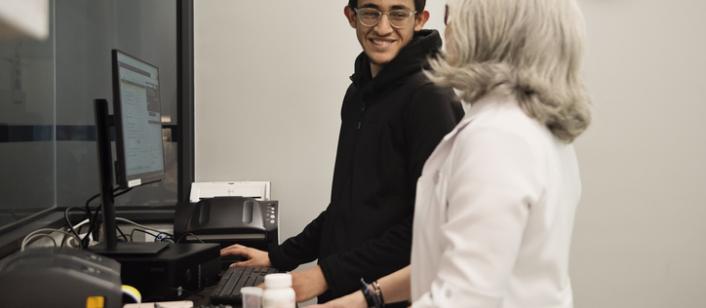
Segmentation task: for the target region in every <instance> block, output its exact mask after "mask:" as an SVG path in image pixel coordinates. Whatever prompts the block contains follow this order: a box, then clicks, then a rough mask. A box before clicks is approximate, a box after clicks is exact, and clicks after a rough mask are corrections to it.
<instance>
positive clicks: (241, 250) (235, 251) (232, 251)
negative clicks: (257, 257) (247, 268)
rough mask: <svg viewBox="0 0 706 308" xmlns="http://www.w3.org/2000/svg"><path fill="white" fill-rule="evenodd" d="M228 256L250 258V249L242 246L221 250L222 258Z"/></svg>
mask: <svg viewBox="0 0 706 308" xmlns="http://www.w3.org/2000/svg"><path fill="white" fill-rule="evenodd" d="M227 255H241V256H248V257H249V254H248V248H247V247H245V246H241V245H233V246H229V247H226V248H223V249H221V256H227Z"/></svg>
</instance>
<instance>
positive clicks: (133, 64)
mask: <svg viewBox="0 0 706 308" xmlns="http://www.w3.org/2000/svg"><path fill="white" fill-rule="evenodd" d="M113 74H114V78H113V83H114V84H113V91H114V96H115V103H114V105H113V106H114V109H115V110H114V113H115V127H116V149H117V158H118V164H117V165H118V168H117V182H118V185H120V186H121V187H124V188H129V187H134V186H139V185H142V184H145V183H149V182H154V181H158V180H161V179H162V178H163V177H164V150H163V145H162V123H161V110H160V108H161V104H160V97H159V70H158V69H157V67H156V66H154V65H151V64H149V63H147V62H144V61H142V60H139V59H137V58H135V57H132V56H129V55H127V54H125V53H123V52H121V51H118V50H113Z"/></svg>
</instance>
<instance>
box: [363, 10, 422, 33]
mask: <svg viewBox="0 0 706 308" xmlns="http://www.w3.org/2000/svg"><path fill="white" fill-rule="evenodd" d="M355 13H356V16H358V21H359V22H360V24H362V25H363V26H366V27H375V26H376V25H377V24H378V23H380V20H382V16H383V15H387V20H388V21H390V25H391V26H392V27H394V28H404V27H405V26H407V24H408V22H409V18H410V17H412V16H415V15H417V12H415V11H412V10H407V9H394V10H389V11H387V12H381V11H380V10H378V9H374V8H358V9H355Z"/></svg>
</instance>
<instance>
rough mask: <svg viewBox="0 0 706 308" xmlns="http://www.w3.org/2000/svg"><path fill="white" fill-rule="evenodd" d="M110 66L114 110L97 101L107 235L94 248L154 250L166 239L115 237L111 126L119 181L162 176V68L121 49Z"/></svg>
mask: <svg viewBox="0 0 706 308" xmlns="http://www.w3.org/2000/svg"><path fill="white" fill-rule="evenodd" d="M112 65H113V95H114V101H113V110H114V115H113V116H112V117H111V116H110V115H109V112H108V102H107V101H106V100H104V99H97V100H96V101H95V113H96V128H97V129H96V143H97V146H98V165H99V172H100V182H101V200H102V201H103V202H102V207H103V233H104V237H103V238H102V240H101V242H100V243H99V245H97V246H94V247H91V248H90V249H91V250H92V251H94V252H97V253H100V254H103V255H108V256H115V255H140V254H155V253H158V252H160V251H161V250H162V249H164V248H166V246H167V244H166V243H162V242H153V243H125V242H120V243H119V242H118V241H117V234H116V223H115V204H114V198H113V189H114V187H113V156H112V147H111V138H110V128H111V127H115V143H116V150H117V157H116V158H117V161H116V162H115V166H116V168H115V169H116V170H115V171H116V179H117V182H118V186H120V187H121V188H126V189H127V188H132V187H135V186H140V185H144V184H146V183H151V182H155V181H159V180H161V179H162V178H164V154H163V146H162V125H161V122H160V119H161V116H160V115H161V113H160V108H161V105H160V99H159V70H158V69H157V67H156V66H154V65H151V64H149V63H147V62H145V61H142V60H140V59H137V58H135V57H132V56H129V55H127V54H125V53H123V52H121V51H118V50H113V51H112Z"/></svg>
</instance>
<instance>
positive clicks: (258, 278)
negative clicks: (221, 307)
mask: <svg viewBox="0 0 706 308" xmlns="http://www.w3.org/2000/svg"><path fill="white" fill-rule="evenodd" d="M273 273H278V271H277V270H276V269H274V268H271V267H231V268H228V269H227V270H226V271H225V272H224V273H223V276H221V280H220V281H219V282H218V285H217V286H216V289H215V290H213V292H212V293H211V304H236V305H238V306H240V304H241V301H242V297H241V296H240V288H242V287H254V286H257V285H259V284H261V283H263V282H265V275H267V274H273Z"/></svg>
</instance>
